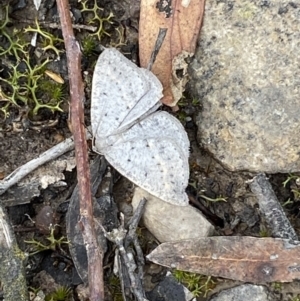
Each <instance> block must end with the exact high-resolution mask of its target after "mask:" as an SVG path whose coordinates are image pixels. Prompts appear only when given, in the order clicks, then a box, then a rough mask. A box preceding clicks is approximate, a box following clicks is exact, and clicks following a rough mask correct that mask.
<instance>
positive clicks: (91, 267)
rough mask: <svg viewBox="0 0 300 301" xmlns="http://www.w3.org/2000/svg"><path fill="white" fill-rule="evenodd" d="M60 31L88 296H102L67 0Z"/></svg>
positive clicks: (62, 0)
mask: <svg viewBox="0 0 300 301" xmlns="http://www.w3.org/2000/svg"><path fill="white" fill-rule="evenodd" d="M57 7H58V12H59V16H60V22H61V28H62V33H63V37H64V41H65V47H66V54H67V60H68V72H69V82H70V95H71V108H70V114H71V125H72V130H73V136H74V144H75V155H76V163H77V179H78V186H79V196H80V215H81V216H80V225H81V226H82V235H83V239H84V243H85V246H86V251H87V257H88V275H89V290H90V300H92V301H96V300H97V301H99V300H100V301H101V300H104V284H103V269H102V259H103V253H102V251H100V249H99V246H98V244H97V240H96V233H95V228H94V222H93V211H92V194H91V187H90V169H89V164H88V152H87V143H86V137H85V130H84V113H83V98H84V90H83V81H82V76H81V51H80V47H79V44H78V42H77V41H76V39H75V36H74V32H73V28H72V22H71V18H70V11H69V3H68V0H57Z"/></svg>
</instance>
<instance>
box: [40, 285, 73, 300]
mask: <svg viewBox="0 0 300 301" xmlns="http://www.w3.org/2000/svg"><path fill="white" fill-rule="evenodd" d="M71 294H72V290H71V288H68V287H65V286H60V287H59V288H58V289H57V290H56V291H54V292H53V293H50V294H48V295H47V296H46V297H45V301H67V300H69V297H70V296H71Z"/></svg>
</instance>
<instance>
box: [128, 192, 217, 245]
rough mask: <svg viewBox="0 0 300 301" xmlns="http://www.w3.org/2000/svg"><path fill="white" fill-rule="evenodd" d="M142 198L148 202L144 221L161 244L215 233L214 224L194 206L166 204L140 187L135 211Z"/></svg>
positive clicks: (135, 200) (135, 201)
mask: <svg viewBox="0 0 300 301" xmlns="http://www.w3.org/2000/svg"><path fill="white" fill-rule="evenodd" d="M142 198H145V199H146V200H147V203H146V206H145V212H144V214H143V217H142V220H143V222H144V224H145V226H146V227H147V229H148V230H149V231H150V232H151V233H152V234H153V235H154V236H155V237H156V238H157V239H158V240H159V241H160V242H168V241H177V240H183V239H192V238H200V237H205V236H209V235H212V233H213V231H214V227H213V226H212V224H211V223H210V222H208V221H207V220H206V219H205V217H204V216H203V215H202V214H201V212H200V211H198V210H197V209H195V208H193V207H192V206H185V207H182V206H176V205H172V204H169V203H166V202H164V201H162V200H160V199H159V198H156V197H155V196H153V195H151V194H149V193H148V192H146V191H145V190H143V189H141V188H139V187H137V188H136V189H135V193H134V196H133V199H132V206H133V208H134V210H135V209H136V207H137V206H138V204H139V202H140V200H141V199H142Z"/></svg>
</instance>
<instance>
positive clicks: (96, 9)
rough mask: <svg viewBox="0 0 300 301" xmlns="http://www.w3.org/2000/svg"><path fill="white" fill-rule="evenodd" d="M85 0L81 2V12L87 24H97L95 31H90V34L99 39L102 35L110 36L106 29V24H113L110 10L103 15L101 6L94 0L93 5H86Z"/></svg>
mask: <svg viewBox="0 0 300 301" xmlns="http://www.w3.org/2000/svg"><path fill="white" fill-rule="evenodd" d="M87 2H88V1H87V0H86V1H82V2H81V5H82V8H81V12H82V13H83V14H84V15H85V16H86V19H87V22H88V24H89V25H94V26H97V31H96V32H95V33H92V34H91V35H92V36H96V37H97V38H98V40H99V41H100V40H101V38H102V37H103V36H104V35H106V36H110V34H109V33H108V31H107V30H106V26H110V25H112V24H113V21H112V18H113V17H114V15H113V13H112V12H110V13H109V15H108V16H104V15H103V8H101V7H100V6H98V4H97V1H96V0H94V5H93V7H88V5H87Z"/></svg>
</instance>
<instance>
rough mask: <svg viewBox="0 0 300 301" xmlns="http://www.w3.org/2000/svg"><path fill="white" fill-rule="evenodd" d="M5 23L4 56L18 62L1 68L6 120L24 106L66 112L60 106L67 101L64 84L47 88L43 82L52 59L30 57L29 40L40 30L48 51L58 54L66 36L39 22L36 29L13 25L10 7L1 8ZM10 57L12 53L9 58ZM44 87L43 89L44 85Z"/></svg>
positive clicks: (0, 30)
mask: <svg viewBox="0 0 300 301" xmlns="http://www.w3.org/2000/svg"><path fill="white" fill-rule="evenodd" d="M0 12H1V14H2V22H1V21H0V36H2V37H4V42H3V44H2V45H5V47H0V56H2V57H3V58H4V60H3V62H5V61H12V62H14V61H15V63H14V64H10V65H7V64H6V66H5V67H6V70H5V72H4V69H2V70H1V77H0V87H1V89H0V112H2V113H3V116H4V119H6V118H7V117H9V115H10V112H11V107H12V106H13V107H15V108H18V109H22V111H23V112H24V111H25V112H26V113H27V114H28V113H32V114H34V115H36V114H38V112H39V110H40V109H48V110H50V111H52V112H56V111H62V109H61V108H60V105H61V103H62V101H63V100H64V91H63V87H62V86H59V85H58V84H57V85H56V84H54V83H51V80H49V82H50V83H51V84H49V85H48V86H47V87H45V85H43V82H42V80H43V73H44V71H45V69H46V66H47V64H48V63H49V62H50V59H49V58H46V59H45V60H44V61H42V62H35V61H34V60H33V59H31V58H30V55H29V53H28V45H29V43H27V42H26V41H25V40H26V38H27V39H28V40H29V39H30V35H28V34H27V33H28V32H36V33H38V34H39V35H40V36H41V37H42V40H43V41H42V42H43V43H44V44H45V45H44V46H42V49H44V51H49V50H51V51H54V52H55V53H56V55H57V56H59V54H60V53H61V52H62V51H61V50H59V49H58V48H56V45H59V44H60V45H61V43H62V42H63V40H62V39H60V38H57V37H55V36H54V35H52V34H50V33H48V32H46V31H44V30H42V29H41V27H40V25H39V23H38V21H37V20H36V21H35V25H36V28H32V27H28V28H26V29H25V30H23V31H20V30H16V29H14V28H13V29H12V28H9V29H8V25H9V24H10V23H11V21H10V19H9V6H5V7H2V8H0ZM8 56H12V57H9V58H8ZM41 86H42V88H41Z"/></svg>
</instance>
